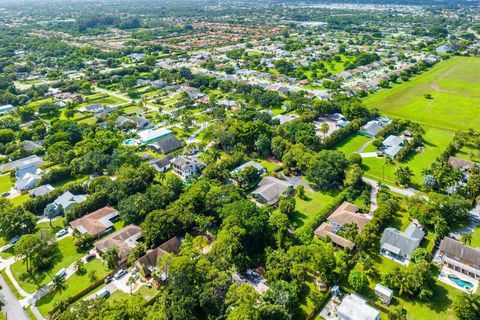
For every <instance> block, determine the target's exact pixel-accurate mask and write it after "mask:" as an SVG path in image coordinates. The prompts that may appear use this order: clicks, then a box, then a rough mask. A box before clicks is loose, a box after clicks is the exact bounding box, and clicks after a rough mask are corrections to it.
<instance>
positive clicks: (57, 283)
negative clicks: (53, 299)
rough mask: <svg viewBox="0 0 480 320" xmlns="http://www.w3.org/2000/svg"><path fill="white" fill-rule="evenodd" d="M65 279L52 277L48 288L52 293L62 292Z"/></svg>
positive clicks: (56, 276) (58, 276)
mask: <svg viewBox="0 0 480 320" xmlns="http://www.w3.org/2000/svg"><path fill="white" fill-rule="evenodd" d="M64 282H65V278H64V277H63V276H61V275H58V274H57V275H54V276H53V278H52V284H51V285H50V288H51V289H52V291H54V292H55V291H63V290H65V284H64Z"/></svg>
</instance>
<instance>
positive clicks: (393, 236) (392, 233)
mask: <svg viewBox="0 0 480 320" xmlns="http://www.w3.org/2000/svg"><path fill="white" fill-rule="evenodd" d="M424 236H425V232H424V231H423V230H422V229H421V228H419V227H417V226H416V225H415V224H414V223H413V222H412V223H410V225H409V226H408V228H407V230H406V231H405V232H401V231H399V230H397V229H395V228H386V229H385V231H384V232H383V235H382V238H381V239H380V244H381V246H382V248H384V249H387V250H388V251H392V252H394V253H396V254H401V255H403V254H406V255H407V257H410V256H411V255H412V253H413V251H415V249H417V248H418V246H419V245H420V242H421V241H422V239H423V237H424Z"/></svg>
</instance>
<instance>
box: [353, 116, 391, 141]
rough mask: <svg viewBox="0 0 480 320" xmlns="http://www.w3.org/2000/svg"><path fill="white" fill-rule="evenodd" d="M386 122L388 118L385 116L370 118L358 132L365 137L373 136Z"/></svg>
mask: <svg viewBox="0 0 480 320" xmlns="http://www.w3.org/2000/svg"><path fill="white" fill-rule="evenodd" d="M388 123H389V120H388V119H385V118H379V119H377V120H371V121H369V122H367V124H365V125H364V126H363V127H362V128H361V130H360V131H359V133H360V134H362V135H365V136H367V137H375V136H376V135H377V133H378V132H379V131H380V130H382V129H383V128H384V127H385V126H386V125H387V124H388Z"/></svg>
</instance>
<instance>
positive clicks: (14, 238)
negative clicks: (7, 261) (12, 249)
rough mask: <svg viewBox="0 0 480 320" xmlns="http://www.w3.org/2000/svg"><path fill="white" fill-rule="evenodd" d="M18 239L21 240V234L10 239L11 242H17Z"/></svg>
mask: <svg viewBox="0 0 480 320" xmlns="http://www.w3.org/2000/svg"><path fill="white" fill-rule="evenodd" d="M18 240H20V237H19V236H15V237H13V238H12V239H11V240H10V244H15V243H17V242H18Z"/></svg>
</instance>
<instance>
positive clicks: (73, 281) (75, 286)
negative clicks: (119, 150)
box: [36, 259, 110, 316]
mask: <svg viewBox="0 0 480 320" xmlns="http://www.w3.org/2000/svg"><path fill="white" fill-rule="evenodd" d="M92 271H94V272H95V275H96V276H97V278H98V279H101V278H104V277H105V276H107V275H108V273H109V272H110V271H109V270H108V269H107V268H106V267H105V265H104V264H103V263H102V262H101V261H100V260H98V259H94V260H92V261H91V262H88V263H86V264H85V271H83V272H82V273H81V274H78V273H74V274H73V275H72V276H71V277H70V278H68V279H67V280H66V281H65V283H64V284H65V290H63V291H61V292H52V293H50V294H48V295H46V296H45V297H43V298H41V299H40V300H38V301H37V303H36V306H37V308H38V310H39V311H40V313H42V315H44V316H46V315H47V314H48V312H49V311H51V310H52V309H53V307H54V305H55V303H56V302H57V301H60V300H65V299H67V298H69V297H72V296H74V295H76V294H79V293H80V292H81V291H82V290H85V289H86V288H88V286H89V285H90V284H91V282H90V279H89V273H90V272H92Z"/></svg>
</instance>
